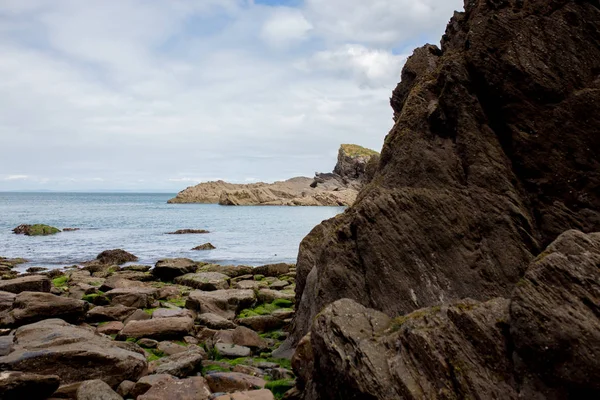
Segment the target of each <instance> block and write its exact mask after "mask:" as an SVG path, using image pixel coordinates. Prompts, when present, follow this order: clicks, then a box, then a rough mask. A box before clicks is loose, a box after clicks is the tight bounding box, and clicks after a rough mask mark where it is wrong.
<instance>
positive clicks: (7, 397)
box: [0, 371, 60, 400]
mask: <svg viewBox="0 0 600 400" xmlns="http://www.w3.org/2000/svg"><path fill="white" fill-rule="evenodd" d="M59 385H60V378H59V377H58V376H56V375H37V374H28V373H23V372H17V371H3V372H0V399H3V400H23V399H27V400H44V399H46V398H48V397H50V396H51V395H52V393H54V392H55V391H56V389H58V386H59Z"/></svg>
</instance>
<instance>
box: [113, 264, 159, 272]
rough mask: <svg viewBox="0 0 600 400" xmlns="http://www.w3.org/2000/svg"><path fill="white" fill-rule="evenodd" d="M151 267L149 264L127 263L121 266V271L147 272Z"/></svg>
mask: <svg viewBox="0 0 600 400" xmlns="http://www.w3.org/2000/svg"><path fill="white" fill-rule="evenodd" d="M150 268H152V267H151V266H150V265H127V266H125V267H123V268H121V270H122V271H134V272H148V271H150Z"/></svg>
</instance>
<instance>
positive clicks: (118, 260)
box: [96, 249, 138, 265]
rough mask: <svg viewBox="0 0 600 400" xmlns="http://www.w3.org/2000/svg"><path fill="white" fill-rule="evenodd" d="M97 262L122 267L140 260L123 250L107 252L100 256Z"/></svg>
mask: <svg viewBox="0 0 600 400" xmlns="http://www.w3.org/2000/svg"><path fill="white" fill-rule="evenodd" d="M96 260H97V261H98V262H100V263H101V264H105V265H122V264H125V263H128V262H134V261H137V260H138V258H137V257H136V256H134V255H133V254H131V253H128V252H126V251H125V250H122V249H115V250H105V251H103V252H102V253H100V254H98V256H97V257H96Z"/></svg>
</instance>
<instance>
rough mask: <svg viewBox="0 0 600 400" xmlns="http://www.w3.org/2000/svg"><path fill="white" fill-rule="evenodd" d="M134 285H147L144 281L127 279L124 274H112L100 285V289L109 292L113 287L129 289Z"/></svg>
mask: <svg viewBox="0 0 600 400" xmlns="http://www.w3.org/2000/svg"><path fill="white" fill-rule="evenodd" d="M134 287H147V286H146V285H145V284H144V283H142V282H140V281H135V280H130V279H125V278H123V277H122V275H120V274H119V275H112V276H109V277H108V278H106V279H105V280H104V282H103V283H102V285H101V286H100V288H99V289H100V290H101V291H103V292H108V291H110V290H113V289H127V288H134Z"/></svg>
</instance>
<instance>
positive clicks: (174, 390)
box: [138, 376, 211, 400]
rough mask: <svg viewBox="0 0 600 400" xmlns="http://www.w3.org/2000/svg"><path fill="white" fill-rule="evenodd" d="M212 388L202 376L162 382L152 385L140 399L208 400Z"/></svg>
mask: <svg viewBox="0 0 600 400" xmlns="http://www.w3.org/2000/svg"><path fill="white" fill-rule="evenodd" d="M210 394H211V393H210V390H209V388H208V385H207V383H206V380H205V379H204V378H203V377H201V376H194V377H192V378H187V379H182V380H176V381H169V382H166V381H165V382H162V383H160V384H157V385H154V386H152V388H151V389H150V390H148V391H147V392H146V393H145V394H143V395H142V396H140V397H138V400H164V399H169V400H208V398H209V396H210Z"/></svg>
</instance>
